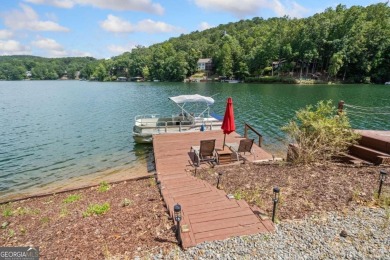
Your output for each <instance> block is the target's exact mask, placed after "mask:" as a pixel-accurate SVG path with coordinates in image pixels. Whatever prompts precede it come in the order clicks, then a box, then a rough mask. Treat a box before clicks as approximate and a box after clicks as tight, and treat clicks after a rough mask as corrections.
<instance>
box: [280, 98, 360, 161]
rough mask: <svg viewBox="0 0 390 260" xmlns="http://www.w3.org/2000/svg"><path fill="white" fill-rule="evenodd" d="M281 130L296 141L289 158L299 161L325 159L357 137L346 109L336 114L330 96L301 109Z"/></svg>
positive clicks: (341, 150) (351, 142)
mask: <svg viewBox="0 0 390 260" xmlns="http://www.w3.org/2000/svg"><path fill="white" fill-rule="evenodd" d="M282 130H283V131H285V132H286V133H287V134H288V136H289V137H290V138H291V141H292V142H293V143H295V144H297V147H296V149H294V152H293V153H292V154H293V156H292V157H291V159H292V161H293V162H294V163H298V164H309V163H313V162H318V161H328V160H330V159H331V158H332V157H334V156H338V155H340V153H343V152H346V151H347V149H348V147H349V146H350V145H352V144H353V143H356V140H357V139H358V138H359V135H358V134H357V133H355V132H354V131H353V129H352V128H351V125H350V123H349V119H348V117H347V115H346V113H340V114H339V113H338V110H337V109H336V108H335V107H334V106H332V101H331V100H328V101H320V102H318V103H317V105H316V106H314V107H313V106H312V105H309V106H306V108H304V109H300V110H299V111H297V112H296V117H295V118H294V119H293V120H291V121H290V122H289V123H288V124H287V125H285V126H284V127H282Z"/></svg>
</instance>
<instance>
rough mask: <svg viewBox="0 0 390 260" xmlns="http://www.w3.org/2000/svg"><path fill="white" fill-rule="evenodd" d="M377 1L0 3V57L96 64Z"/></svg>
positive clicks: (84, 0) (37, 0) (26, 0)
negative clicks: (222, 28)
mask: <svg viewBox="0 0 390 260" xmlns="http://www.w3.org/2000/svg"><path fill="white" fill-rule="evenodd" d="M379 2H386V1H378V0H338V1H337V0H322V1H313V0H296V1H294V0H239V1H236V0H0V55H22V54H26V55H35V56H41V57H50V58H55V57H84V56H91V57H95V58H98V59H102V58H110V57H113V56H117V55H120V54H122V53H123V52H126V51H131V49H132V48H134V47H135V46H137V45H142V46H146V47H147V46H150V45H152V44H155V43H160V42H163V41H166V40H168V39H169V38H172V37H178V36H180V35H181V34H188V33H191V32H194V31H197V30H198V31H201V30H205V29H208V28H212V27H215V26H218V25H220V24H227V23H230V22H237V21H239V20H242V19H252V18H253V17H262V18H264V19H267V18H270V17H282V16H285V15H288V16H289V17H292V18H293V17H296V18H304V17H308V16H311V15H313V14H315V13H319V12H323V11H324V10H325V9H326V8H328V7H332V8H334V7H336V6H337V5H338V4H343V5H346V6H347V7H351V6H353V5H360V6H367V5H370V4H375V3H379Z"/></svg>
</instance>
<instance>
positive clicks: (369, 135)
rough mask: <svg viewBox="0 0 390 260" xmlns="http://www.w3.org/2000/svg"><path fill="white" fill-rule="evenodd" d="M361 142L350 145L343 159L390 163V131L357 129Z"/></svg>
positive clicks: (357, 161) (363, 162)
mask: <svg viewBox="0 0 390 260" xmlns="http://www.w3.org/2000/svg"><path fill="white" fill-rule="evenodd" d="M357 132H358V133H359V134H360V135H361V138H360V140H359V144H356V145H352V146H351V147H349V154H346V155H344V156H343V157H344V158H343V159H345V160H347V161H349V162H351V163H355V164H366V165H367V164H368V165H369V164H375V165H381V164H390V131H372V130H357Z"/></svg>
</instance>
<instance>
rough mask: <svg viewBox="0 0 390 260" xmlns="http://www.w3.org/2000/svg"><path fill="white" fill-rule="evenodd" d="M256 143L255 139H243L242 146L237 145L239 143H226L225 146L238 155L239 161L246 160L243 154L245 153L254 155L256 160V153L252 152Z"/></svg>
mask: <svg viewBox="0 0 390 260" xmlns="http://www.w3.org/2000/svg"><path fill="white" fill-rule="evenodd" d="M254 141H255V139H247V138H245V139H241V140H240V144H237V143H226V144H225V145H226V146H227V147H229V148H230V150H232V151H233V152H234V153H235V154H236V155H237V161H239V160H240V157H241V158H243V159H244V157H242V155H241V154H242V153H244V155H245V154H246V153H250V154H252V155H253V157H254V158H255V155H254V153H253V152H252V147H253V142H254Z"/></svg>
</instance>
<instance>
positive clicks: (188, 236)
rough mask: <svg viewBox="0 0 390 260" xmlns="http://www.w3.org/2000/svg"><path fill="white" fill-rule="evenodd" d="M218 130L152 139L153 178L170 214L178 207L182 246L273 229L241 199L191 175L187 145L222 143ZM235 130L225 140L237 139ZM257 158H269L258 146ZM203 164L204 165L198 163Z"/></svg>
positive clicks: (270, 156)
mask: <svg viewBox="0 0 390 260" xmlns="http://www.w3.org/2000/svg"><path fill="white" fill-rule="evenodd" d="M223 137H224V135H223V132H222V131H206V132H196V133H184V134H183V133H180V134H164V135H157V136H154V138H153V149H154V153H155V158H156V171H157V175H156V178H157V180H159V181H160V187H161V194H162V197H163V199H164V201H165V204H166V207H167V209H168V211H169V214H170V216H171V217H173V216H174V214H173V208H174V205H176V204H180V205H181V207H182V221H181V223H180V224H181V231H182V233H181V238H182V246H183V248H187V247H191V246H195V245H197V244H199V243H201V242H204V241H213V240H221V239H226V238H229V237H232V236H241V235H250V234H258V233H263V232H272V231H274V226H273V223H272V222H271V221H270V220H269V219H265V220H261V219H260V218H259V217H258V216H257V215H256V214H255V213H254V212H253V211H252V209H251V208H250V207H249V205H248V204H247V203H246V202H245V201H243V200H235V199H229V198H228V197H227V194H226V193H225V192H224V191H223V190H219V189H217V188H216V187H214V186H212V185H210V184H209V183H207V182H205V181H202V180H200V179H198V178H196V177H194V176H192V175H191V174H190V173H189V171H188V169H189V167H190V168H191V169H193V168H192V165H193V164H191V160H193V158H191V156H192V155H191V153H190V152H189V151H190V147H191V146H192V145H196V144H199V142H200V140H205V139H216V142H217V147H219V146H222V142H223ZM238 138H240V137H239V136H238V135H237V134H236V133H232V134H230V135H228V136H226V139H227V141H228V142H238V141H239V140H237V139H238ZM256 149H257V158H260V159H263V160H270V159H272V155H270V154H268V153H267V152H265V151H264V150H262V149H261V148H260V147H257V148H256ZM202 166H203V167H205V166H204V164H203V165H202Z"/></svg>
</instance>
